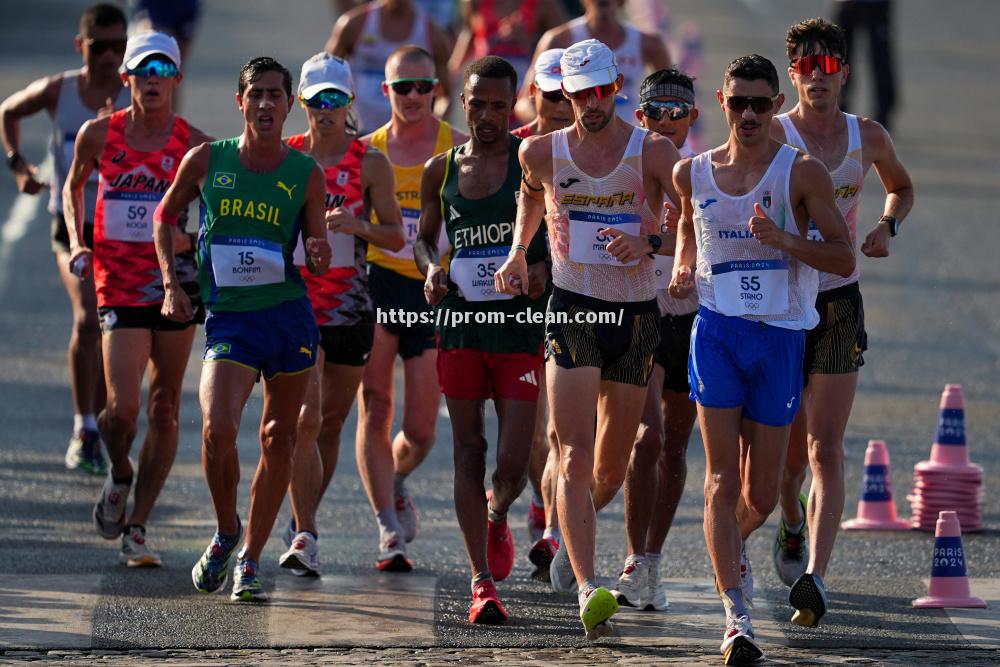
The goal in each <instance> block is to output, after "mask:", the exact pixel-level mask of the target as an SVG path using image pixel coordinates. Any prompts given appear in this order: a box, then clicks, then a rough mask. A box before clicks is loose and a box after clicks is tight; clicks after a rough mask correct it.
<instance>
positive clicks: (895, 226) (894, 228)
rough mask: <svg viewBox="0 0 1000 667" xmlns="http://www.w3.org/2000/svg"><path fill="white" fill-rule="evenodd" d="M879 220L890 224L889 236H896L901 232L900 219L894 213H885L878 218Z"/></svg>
mask: <svg viewBox="0 0 1000 667" xmlns="http://www.w3.org/2000/svg"><path fill="white" fill-rule="evenodd" d="M878 221H879V222H885V223H887V224H888V225H889V236H895V235H896V234H898V233H899V220H897V219H896V218H895V216H892V215H883V216H882V217H881V218H879V219H878Z"/></svg>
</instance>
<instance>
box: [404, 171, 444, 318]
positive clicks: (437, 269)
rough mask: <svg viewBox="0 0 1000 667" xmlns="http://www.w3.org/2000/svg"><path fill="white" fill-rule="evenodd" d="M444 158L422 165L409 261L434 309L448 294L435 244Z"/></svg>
mask: <svg viewBox="0 0 1000 667" xmlns="http://www.w3.org/2000/svg"><path fill="white" fill-rule="evenodd" d="M447 164H448V154H447V153H441V154H440V155H435V156H434V157H432V158H431V159H430V160H428V161H427V164H425V165H424V173H423V174H422V175H421V176H420V221H419V225H420V227H419V230H418V231H417V240H416V241H415V242H414V244H413V259H414V261H416V263H417V270H419V271H420V273H422V274H424V298H425V299H427V303H429V304H430V305H432V306H434V305H437V304H438V303H441V299H443V298H444V295H445V294H447V293H448V276H447V275H446V274H445V271H444V269H443V268H442V267H441V264H440V258H439V257H438V249H437V242H438V239H439V238H440V237H441V224H442V220H441V186H442V185H443V184H444V172H445V167H446V166H447Z"/></svg>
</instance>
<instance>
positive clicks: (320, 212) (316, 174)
mask: <svg viewBox="0 0 1000 667" xmlns="http://www.w3.org/2000/svg"><path fill="white" fill-rule="evenodd" d="M302 241H303V245H304V246H305V248H306V268H307V269H309V272H310V273H311V274H313V275H314V276H321V275H323V274H324V273H326V271H327V269H329V268H330V255H331V250H330V243H329V242H328V241H327V240H326V176H325V175H324V174H323V169H322V168H321V167H320V166H319V165H318V164H317V165H316V166H315V167H314V168H313V170H312V173H311V174H309V184H308V185H306V196H305V201H303V202H302Z"/></svg>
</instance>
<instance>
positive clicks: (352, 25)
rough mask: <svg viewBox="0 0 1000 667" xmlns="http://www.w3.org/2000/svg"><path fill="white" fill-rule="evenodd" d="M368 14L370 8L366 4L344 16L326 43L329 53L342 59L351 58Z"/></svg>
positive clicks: (338, 20)
mask: <svg viewBox="0 0 1000 667" xmlns="http://www.w3.org/2000/svg"><path fill="white" fill-rule="evenodd" d="M367 13H368V6H367V4H365V5H362V6H360V7H355V8H354V9H352V10H351V11H349V12H347V13H346V14H342V15H341V17H340V18H339V19H337V22H336V23H335V24H333V31H332V32H331V33H330V39H329V40H327V42H326V51H327V53H330V54H332V55H335V56H339V57H341V58H350V57H351V55H352V54H353V53H354V46H355V45H356V44H357V43H358V36H359V35H360V34H361V30H362V29H363V28H364V25H365V15H366V14H367Z"/></svg>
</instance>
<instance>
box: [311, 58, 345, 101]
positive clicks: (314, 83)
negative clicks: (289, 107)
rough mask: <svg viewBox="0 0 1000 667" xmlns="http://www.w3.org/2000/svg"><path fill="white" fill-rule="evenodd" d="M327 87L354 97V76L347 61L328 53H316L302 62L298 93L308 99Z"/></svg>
mask: <svg viewBox="0 0 1000 667" xmlns="http://www.w3.org/2000/svg"><path fill="white" fill-rule="evenodd" d="M327 88H336V89H337V90H339V91H340V92H342V93H344V94H346V95H350V96H351V97H354V77H352V76H351V67H350V65H348V64H347V61H346V60H344V59H343V58H338V57H337V56H331V55H330V54H329V53H317V54H316V55H314V56H313V57H312V58H310V59H309V60H307V61H305V62H304V63H303V64H302V74H300V75H299V95H301V96H302V97H304V98H305V99H307V100H308V99H309V98H310V97H312V96H313V95H315V94H316V93H318V92H320V91H323V90H326V89H327Z"/></svg>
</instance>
